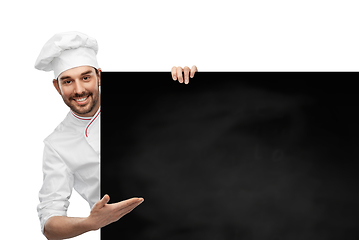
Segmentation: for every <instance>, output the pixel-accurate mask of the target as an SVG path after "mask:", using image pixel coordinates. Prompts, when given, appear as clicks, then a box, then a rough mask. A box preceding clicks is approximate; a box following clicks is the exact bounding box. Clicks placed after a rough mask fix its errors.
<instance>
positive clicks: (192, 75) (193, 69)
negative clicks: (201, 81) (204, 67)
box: [190, 65, 198, 78]
mask: <svg viewBox="0 0 359 240" xmlns="http://www.w3.org/2000/svg"><path fill="white" fill-rule="evenodd" d="M197 71H198V69H197V67H196V65H193V66H192V68H191V76H190V77H191V78H193V77H194V74H195V73H196V72H197Z"/></svg>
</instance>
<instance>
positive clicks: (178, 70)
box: [171, 65, 198, 84]
mask: <svg viewBox="0 0 359 240" xmlns="http://www.w3.org/2000/svg"><path fill="white" fill-rule="evenodd" d="M197 71H198V69H197V67H196V66H195V65H193V66H192V68H191V69H189V67H187V66H185V67H184V68H182V67H173V68H172V70H171V74H172V79H173V80H174V81H176V80H177V79H178V82H179V83H183V82H184V83H185V84H188V83H189V78H190V77H191V78H193V77H194V74H195V72H197ZM182 72H183V73H184V76H182ZM190 74H191V75H190ZM183 80H184V81H183Z"/></svg>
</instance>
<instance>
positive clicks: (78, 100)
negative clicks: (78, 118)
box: [74, 96, 89, 105]
mask: <svg viewBox="0 0 359 240" xmlns="http://www.w3.org/2000/svg"><path fill="white" fill-rule="evenodd" d="M88 99H89V97H88V96H86V97H84V98H77V99H74V100H75V102H77V103H78V104H80V105H83V104H86V103H87V102H88Z"/></svg>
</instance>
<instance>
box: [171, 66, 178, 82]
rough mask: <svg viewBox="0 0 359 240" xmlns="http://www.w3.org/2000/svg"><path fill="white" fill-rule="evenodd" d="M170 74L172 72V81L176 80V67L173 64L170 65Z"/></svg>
mask: <svg viewBox="0 0 359 240" xmlns="http://www.w3.org/2000/svg"><path fill="white" fill-rule="evenodd" d="M171 74H172V79H173V81H176V80H177V68H176V67H175V66H173V67H172V69H171Z"/></svg>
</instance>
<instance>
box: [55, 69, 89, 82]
mask: <svg viewBox="0 0 359 240" xmlns="http://www.w3.org/2000/svg"><path fill="white" fill-rule="evenodd" d="M90 73H92V70H89V71H86V72H83V73H81V74H80V76H83V75H86V74H90ZM68 78H71V77H70V76H63V77H60V79H59V80H60V81H63V80H65V79H68Z"/></svg>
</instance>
